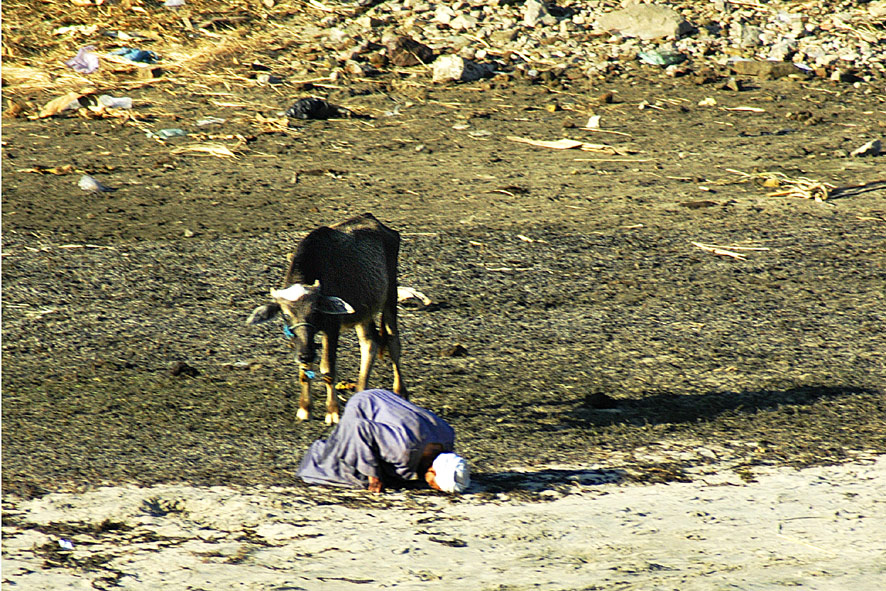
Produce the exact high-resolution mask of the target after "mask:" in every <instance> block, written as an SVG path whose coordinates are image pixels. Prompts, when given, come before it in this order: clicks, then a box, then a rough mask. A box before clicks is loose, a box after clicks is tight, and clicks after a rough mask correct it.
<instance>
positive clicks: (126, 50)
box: [111, 47, 160, 64]
mask: <svg viewBox="0 0 886 591" xmlns="http://www.w3.org/2000/svg"><path fill="white" fill-rule="evenodd" d="M111 54H112V55H119V56H121V57H123V58H126V59H128V60H129V61H131V62H137V63H140V64H156V63H157V62H159V61H160V56H159V55H157V54H156V53H154V52H153V51H148V50H146V49H136V48H134V47H121V48H120V49H117V50H116V51H112V52H111Z"/></svg>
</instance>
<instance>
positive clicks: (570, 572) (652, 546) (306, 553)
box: [3, 456, 886, 591]
mask: <svg viewBox="0 0 886 591" xmlns="http://www.w3.org/2000/svg"><path fill="white" fill-rule="evenodd" d="M361 494H362V493H361ZM366 494H368V493H366ZM409 494H410V493H408V492H401V493H387V494H386V496H385V498H386V500H387V501H389V502H390V503H389V504H390V505H391V506H392V508H385V507H383V506H379V508H378V509H375V508H372V507H371V506H370V507H369V508H364V509H354V508H348V507H343V506H340V505H319V506H317V505H314V504H306V503H304V502H302V501H301V500H300V499H299V497H298V495H297V494H295V492H294V491H287V490H286V489H270V490H261V491H255V492H250V491H238V490H233V489H228V488H220V487H215V488H193V487H185V486H160V487H152V488H143V489H142V488H134V487H108V488H101V489H97V490H95V491H91V492H88V493H85V494H80V495H74V494H53V495H49V496H46V497H43V498H41V499H34V500H30V501H16V500H15V499H8V500H6V501H5V505H6V506H7V513H8V514H10V515H11V516H12V517H13V518H14V522H18V523H19V524H18V525H6V526H4V528H3V536H4V540H3V541H4V544H3V581H4V584H8V585H10V588H13V587H12V585H16V586H17V588H20V589H88V588H91V584H92V582H93V581H97V580H98V579H101V578H103V577H105V578H106V577H108V576H109V573H111V574H115V575H116V576H117V582H116V584H117V585H118V587H116V588H119V589H133V590H141V589H144V590H147V589H213V590H216V589H267V590H271V589H275V590H280V591H282V590H284V589H350V588H354V589H367V588H385V587H391V588H397V589H416V590H418V589H490V590H491V589H508V590H522V589H542V590H560V589H584V588H604V589H620V590H621V589H629V590H630V589H636V590H640V589H642V590H649V589H664V588H669V589H670V588H679V589H681V591H691V590H694V589H698V590H702V589H703V590H706V591H707V590H711V589H743V590H754V589H775V588H781V587H801V588H803V589H813V590H816V589H820V590H852V591H868V590H870V591H880V590H882V589H884V588H886V456H881V457H879V458H876V459H874V460H871V461H869V462H861V463H856V464H849V465H843V466H830V467H821V468H810V469H806V470H800V471H798V470H793V469H789V468H779V469H768V470H764V471H762V472H761V473H760V474H759V475H758V476H757V480H756V482H751V483H742V484H739V485H736V484H734V483H732V484H728V483H727V484H722V483H720V484H717V485H710V484H705V483H704V482H693V483H672V484H659V485H649V486H642V485H620V484H603V485H594V486H586V487H582V488H581V490H580V491H578V492H577V493H575V494H568V495H565V496H562V497H561V498H557V499H556V500H551V501H546V502H535V503H520V502H512V501H508V500H506V499H505V500H501V501H489V500H485V501H484V500H482V499H481V498H479V497H474V496H472V495H470V494H468V495H465V496H464V497H462V498H461V499H459V501H458V502H451V501H450V500H449V499H447V498H445V497H442V496H440V497H435V496H429V495H425V496H422V497H421V499H419V500H418V501H419V502H418V503H415V502H406V501H412V500H415V499H410V498H409ZM552 498H553V497H552ZM157 507H163V508H164V509H163V510H162V511H156V510H152V509H157ZM152 513H153V515H152ZM164 513H165V514H164ZM105 519H110V520H112V521H116V522H120V523H124V524H126V525H127V526H130V527H131V528H132V529H128V530H126V531H122V530H121V531H110V532H106V533H104V534H93V533H82V534H78V535H76V536H73V538H72V540H71V541H72V542H73V543H74V545H75V548H74V550H73V551H71V555H72V556H73V557H74V558H80V559H84V558H88V557H90V556H97V555H101V556H104V557H106V558H108V560H107V562H105V563H104V564H103V565H102V566H101V567H100V568H99V569H97V570H78V569H76V568H71V567H63V566H51V567H49V568H44V564H43V557H42V555H41V552H40V551H39V548H41V547H43V545H44V544H49V545H50V546H52V545H53V544H57V543H58V538H57V537H52V536H49V535H46V534H44V533H40V532H38V531H35V529H34V528H29V527H26V526H24V525H21V523H22V522H31V523H34V524H47V523H50V522H53V523H101V522H102V521H104V520H105ZM35 549H36V550H35ZM120 573H122V576H121V575H120ZM103 584H104V583H102V581H98V583H97V585H98V586H99V588H101V587H102V585H103Z"/></svg>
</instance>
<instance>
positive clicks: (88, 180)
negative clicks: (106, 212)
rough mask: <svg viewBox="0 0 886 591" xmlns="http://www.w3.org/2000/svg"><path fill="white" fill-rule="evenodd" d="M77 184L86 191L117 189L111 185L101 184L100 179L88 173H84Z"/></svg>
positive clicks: (99, 191)
mask: <svg viewBox="0 0 886 591" xmlns="http://www.w3.org/2000/svg"><path fill="white" fill-rule="evenodd" d="M77 186H78V187H80V188H81V189H83V190H84V191H88V192H90V193H106V192H109V191H116V190H117V189H113V188H111V187H106V186H105V185H103V184H101V183H100V182H99V181H98V179H96V178H94V177H91V176H89V175H88V174H84V175H83V176H81V177H80V181H79V182H78V183H77Z"/></svg>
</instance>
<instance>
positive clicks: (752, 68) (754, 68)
mask: <svg viewBox="0 0 886 591" xmlns="http://www.w3.org/2000/svg"><path fill="white" fill-rule="evenodd" d="M732 71H733V72H735V73H736V74H739V75H742V76H757V77H760V78H770V79H776V78H783V77H785V76H790V75H791V74H801V73H802V70H800V69H799V68H798V67H797V66H795V65H794V64H793V62H770V61H766V60H739V61H737V62H734V63H733V64H732Z"/></svg>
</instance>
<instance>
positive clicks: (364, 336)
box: [354, 318, 378, 392]
mask: <svg viewBox="0 0 886 591" xmlns="http://www.w3.org/2000/svg"><path fill="white" fill-rule="evenodd" d="M354 330H356V331H357V338H358V339H359V340H360V377H358V378H357V391H358V392H362V391H363V390H366V388H368V387H369V374H370V373H371V372H372V364H373V363H375V358H376V357H377V356H378V330H377V329H376V328H375V322H373V320H372V319H371V318H370V319H369V320H364V321H363V322H361V323H360V324H357V325H356V326H354Z"/></svg>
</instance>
